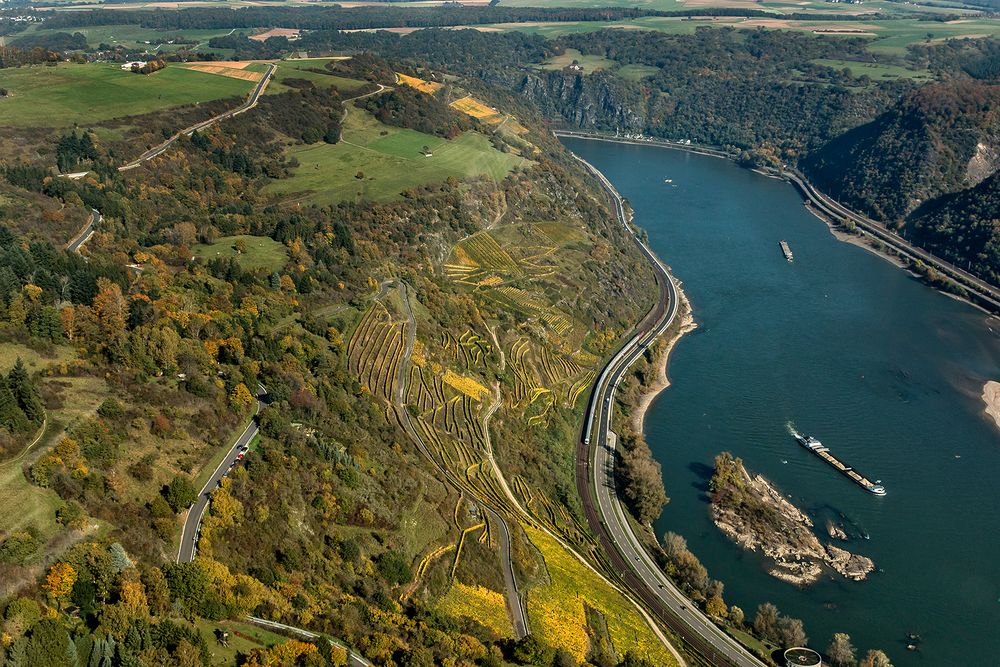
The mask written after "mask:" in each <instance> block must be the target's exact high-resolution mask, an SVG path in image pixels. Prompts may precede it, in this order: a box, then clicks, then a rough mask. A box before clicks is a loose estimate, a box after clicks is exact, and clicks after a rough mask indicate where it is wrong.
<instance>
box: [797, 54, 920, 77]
mask: <svg viewBox="0 0 1000 667" xmlns="http://www.w3.org/2000/svg"><path fill="white" fill-rule="evenodd" d="M813 62H814V63H816V64H817V65H826V66H827V67H833V68H834V69H838V70H839V69H844V68H847V69H849V70H851V74H853V75H854V76H863V75H867V76H869V77H871V78H872V79H874V80H875V81H893V80H896V79H913V80H914V81H917V82H920V83H924V82H927V81H933V80H934V76H933V75H932V74H931V73H930V72H928V71H926V70H923V71H917V70H912V69H907V68H906V67H901V66H899V65H883V64H881V63H859V62H857V61H851V60H832V59H828V58H819V59H817V60H814V61H813Z"/></svg>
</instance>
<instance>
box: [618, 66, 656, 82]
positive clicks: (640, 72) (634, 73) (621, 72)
mask: <svg viewBox="0 0 1000 667" xmlns="http://www.w3.org/2000/svg"><path fill="white" fill-rule="evenodd" d="M659 71H660V70H659V69H658V68H656V67H651V66H649V65H624V66H622V67H619V68H618V76H620V77H621V78H623V79H625V80H626V81H640V80H642V79H645V78H646V77H647V76H652V75H654V74H656V73H657V72H659Z"/></svg>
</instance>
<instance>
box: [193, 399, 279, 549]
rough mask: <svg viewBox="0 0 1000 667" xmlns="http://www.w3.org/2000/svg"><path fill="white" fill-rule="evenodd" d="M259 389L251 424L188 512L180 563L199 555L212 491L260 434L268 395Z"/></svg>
mask: <svg viewBox="0 0 1000 667" xmlns="http://www.w3.org/2000/svg"><path fill="white" fill-rule="evenodd" d="M259 389H260V394H258V395H257V409H256V410H255V411H254V414H253V417H251V418H250V423H249V424H247V427H246V428H245V429H244V430H243V433H242V434H241V435H240V437H238V438H236V440H235V441H234V442H233V445H232V447H230V448H229V451H228V452H226V455H225V457H223V459H222V461H221V462H220V463H219V466H218V467H217V468H216V469H215V472H213V473H212V476H211V477H209V478H208V481H207V482H205V486H203V487H202V488H201V491H199V492H198V500H196V501H195V503H194V505H192V506H191V509H189V510H188V515H187V519H185V520H184V527H183V528H182V529H181V543H180V545H179V546H178V547H177V562H178V563H187V562H190V561H193V560H194V557H195V555H197V553H198V534H199V533H200V531H201V520H202V518H203V517H204V516H205V510H206V509H208V503H209V501H210V500H211V496H212V491H213V490H214V489H215V487H216V486H217V485H218V483H219V482H220V481H221V480H222V478H223V477H225V476H226V475H227V474H229V471H230V470H231V469H232V467H233V466H234V465H236V463H237V462H238V458H237V457H238V456H239V453H240V449H241V448H242V447H244V446H249V445H250V442H251V441H252V440H253V439H254V437H256V435H257V433H258V429H257V415H259V414H260V410H261V408H262V407H263V406H264V405H265V404H266V403H267V393H266V391H265V389H264V385H260V386H259Z"/></svg>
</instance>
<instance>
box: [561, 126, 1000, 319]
mask: <svg viewBox="0 0 1000 667" xmlns="http://www.w3.org/2000/svg"><path fill="white" fill-rule="evenodd" d="M554 134H555V136H557V137H570V138H575V139H585V140H590V141H603V142H607V143H615V144H626V145H633V146H655V147H657V148H667V149H672V150H677V151H681V152H686V153H693V154H695V155H703V156H706V157H714V158H721V159H724V160H728V161H730V162H734V163H735V162H737V156H736V155H735V154H733V153H729V152H727V151H723V150H719V149H715V148H708V147H704V146H696V145H693V144H681V143H675V142H671V141H667V140H665V139H653V138H648V139H626V138H621V137H611V136H604V135H600V134H590V133H586V132H576V131H566V130H556V131H555V132H554ZM744 167H745V166H744ZM745 168H747V169H749V170H750V171H753V172H754V173H757V174H759V175H761V176H765V177H768V178H774V179H777V180H785V181H788V182H790V183H792V184H793V185H797V188H798V189H799V191H800V194H801V195H802V196H803V203H804V205H805V208H806V210H807V211H809V212H810V213H812V214H813V215H814V216H815V217H817V218H819V219H820V220H822V221H823V222H824V223H825V224H826V225H827V226H828V227H829V228H830V231H831V232H832V233H833V236H834V238H836V239H837V240H839V241H844V242H845V243H850V244H851V245H855V246H857V247H860V248H864V249H865V250H868V251H870V252H871V253H873V254H874V255H876V256H878V257H880V258H882V259H885V260H886V261H888V262H889V263H890V264H892V265H894V266H896V267H897V268H901V269H903V270H904V271H906V272H907V273H909V274H910V275H911V276H913V277H915V278H917V279H918V280H920V281H921V282H922V283H923V284H924V285H926V286H927V287H930V288H931V289H933V290H936V291H938V292H940V293H941V294H944V295H945V296H949V297H952V298H954V299H957V300H959V301H962V302H964V303H968V304H970V305H972V306H974V307H976V308H978V309H980V310H982V311H983V312H985V313H989V314H994V313H993V310H997V309H1000V301H997V300H996V299H994V298H991V297H989V296H984V295H983V294H980V293H979V292H978V291H977V289H976V288H971V287H970V284H971V283H970V284H964V285H963V284H962V281H961V280H958V279H956V278H955V277H954V276H953V275H952V273H951V272H952V271H957V272H958V274H960V275H962V276H964V277H963V280H966V281H972V283H976V282H978V283H980V284H981V285H982V284H984V283H983V282H982V281H980V280H979V279H978V278H976V277H975V276H972V275H971V274H968V273H966V272H964V271H962V270H961V269H960V268H958V267H955V266H953V265H951V264H948V263H947V262H945V261H944V260H942V259H941V258H939V257H936V256H934V255H932V254H930V253H929V252H928V251H925V250H923V249H921V248H919V247H917V246H913V245H910V244H908V243H905V240H904V239H901V238H898V237H894V233H893V232H891V231H890V230H888V228H886V226H885V225H884V224H883V223H879V222H876V221H874V220H872V219H870V218H867V217H865V216H863V215H862V214H860V213H857V212H855V211H853V210H851V209H848V208H846V207H845V206H844V205H842V204H840V203H839V202H836V201H834V200H832V199H831V198H829V197H828V196H826V195H824V194H823V193H821V192H820V191H819V190H818V189H816V188H815V186H813V185H812V184H811V183H809V181H808V180H806V177H805V176H804V175H803V174H801V173H798V172H797V171H787V172H786V171H779V170H776V169H771V168H763V169H761V168H754V167H745ZM803 183H804V184H803ZM806 188H809V189H811V190H812V191H813V193H814V194H815V195H816V196H817V197H818V198H819V199H822V200H824V201H825V202H827V203H829V202H833V203H834V204H835V205H836V207H837V209H838V211H837V212H835V213H834V217H837V216H838V215H842V214H843V215H845V216H846V218H847V219H848V220H849V221H850V222H852V223H853V224H858V226H859V227H860V228H865V226H866V225H868V226H869V227H868V231H867V232H866V231H864V230H863V229H859V233H851V232H849V231H847V230H845V229H844V227H842V226H841V225H840V224H839V222H838V221H836V220H833V219H830V218H829V217H828V216H827V215H825V213H824V212H821V211H820V210H817V207H816V206H813V205H811V203H812V196H813V195H812V194H810V193H808V192H805V189H806ZM820 208H822V206H820ZM852 218H853V219H852ZM855 219H856V220H858V221H863V222H854V220H855ZM875 228H878V230H877V231H876V230H875ZM879 234H881V235H883V236H885V237H886V238H891V239H892V240H891V241H886V240H885V239H879V238H877V236H878V235H879ZM897 243H903V244H904V245H903V246H902V247H903V248H904V249H903V250H899V249H895V246H894V244H897ZM888 248H893V250H889V249H888ZM900 253H903V254H902V255H901V254H900ZM914 253H915V254H914ZM913 262H924V263H926V264H927V265H928V266H930V267H931V268H932V269H933V270H935V271H937V272H938V273H939V274H940V275H939V278H944V280H938V281H933V280H931V279H930V278H929V277H928V276H925V275H923V274H921V273H918V272H917V271H915V270H914V269H913V268H912V267H913ZM949 285H950V286H953V287H955V288H957V289H958V290H961V291H962V292H963V294H967V295H968V296H964V295H963V294H958V293H956V292H955V291H954V290H949V289H945V287H946V286H949ZM986 289H990V288H989V287H987V288H986ZM992 294H994V292H993V291H990V295H992ZM980 299H983V300H985V303H987V304H988V305H989V307H987V306H985V305H983V304H981V303H978V302H977V300H980ZM991 309H993V310H991Z"/></svg>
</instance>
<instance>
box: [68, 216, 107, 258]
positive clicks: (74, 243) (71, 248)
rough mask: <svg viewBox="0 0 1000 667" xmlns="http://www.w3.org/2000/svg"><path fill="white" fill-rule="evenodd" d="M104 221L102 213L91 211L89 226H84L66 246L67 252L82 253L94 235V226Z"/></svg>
mask: <svg viewBox="0 0 1000 667" xmlns="http://www.w3.org/2000/svg"><path fill="white" fill-rule="evenodd" d="M103 221H104V216H103V215H101V212H100V211H98V210H97V209H96V208H92V209H90V219H88V220H87V224H86V225H84V226H83V229H81V230H80V231H79V232H78V233H77V235H76V236H74V237H73V238H72V239H71V240H70V242H69V243H67V244H66V250H67V251H68V252H80V248H82V247H83V244H84V243H86V242H87V241H89V240H90V237H91V236H93V235H94V225H96V224H97V223H99V222H103Z"/></svg>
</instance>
